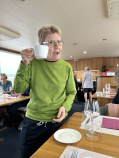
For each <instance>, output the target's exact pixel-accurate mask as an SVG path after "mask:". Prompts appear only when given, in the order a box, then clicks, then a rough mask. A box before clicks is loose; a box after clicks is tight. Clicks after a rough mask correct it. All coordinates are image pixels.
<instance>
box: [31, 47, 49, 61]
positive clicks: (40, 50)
mask: <svg viewBox="0 0 119 158" xmlns="http://www.w3.org/2000/svg"><path fill="white" fill-rule="evenodd" d="M32 48H33V52H32V53H33V54H34V56H35V58H36V59H46V58H47V56H48V50H49V47H48V46H45V45H35V46H33V47H32Z"/></svg>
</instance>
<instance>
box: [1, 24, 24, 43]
mask: <svg viewBox="0 0 119 158" xmlns="http://www.w3.org/2000/svg"><path fill="white" fill-rule="evenodd" d="M20 36H21V35H20V34H18V33H15V32H12V31H10V30H7V29H5V28H3V27H0V41H8V40H12V39H15V38H20Z"/></svg>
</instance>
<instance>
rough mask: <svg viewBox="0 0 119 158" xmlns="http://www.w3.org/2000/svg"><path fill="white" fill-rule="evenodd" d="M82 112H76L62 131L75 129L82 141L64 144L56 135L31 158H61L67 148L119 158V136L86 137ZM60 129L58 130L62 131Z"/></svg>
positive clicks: (63, 126) (100, 134) (103, 134)
mask: <svg viewBox="0 0 119 158" xmlns="http://www.w3.org/2000/svg"><path fill="white" fill-rule="evenodd" d="M81 118H82V113H81V112H75V113H74V114H73V115H72V116H71V117H70V118H69V119H68V120H67V121H66V122H65V123H64V124H63V125H62V126H61V127H60V129H74V130H76V131H78V132H80V134H81V139H80V140H79V141H77V142H73V143H63V142H60V141H57V140H56V139H55V138H54V134H53V135H52V136H51V137H50V138H49V139H48V140H47V141H46V142H45V143H44V144H43V145H42V146H41V147H40V148H39V149H38V150H37V151H36V152H35V153H34V154H33V155H32V156H31V158H38V157H40V158H46V157H47V158H59V157H60V156H61V155H62V153H63V152H64V150H65V149H66V148H67V146H69V145H70V146H73V147H77V148H81V149H85V150H88V151H91V152H96V153H99V154H104V155H107V156H112V157H116V158H119V136H116V135H111V134H107V133H106V129H105V133H101V132H99V136H98V137H96V138H92V137H88V136H86V134H85V132H86V130H84V129H81V128H80V126H81ZM60 129H58V130H60Z"/></svg>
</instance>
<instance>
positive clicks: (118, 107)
mask: <svg viewBox="0 0 119 158" xmlns="http://www.w3.org/2000/svg"><path fill="white" fill-rule="evenodd" d="M107 111H108V116H111V117H119V104H112V103H109V104H108V106H107Z"/></svg>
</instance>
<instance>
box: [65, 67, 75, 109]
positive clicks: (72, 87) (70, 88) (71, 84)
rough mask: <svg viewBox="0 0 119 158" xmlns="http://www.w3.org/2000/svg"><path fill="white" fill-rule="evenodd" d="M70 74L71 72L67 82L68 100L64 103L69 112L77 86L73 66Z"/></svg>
mask: <svg viewBox="0 0 119 158" xmlns="http://www.w3.org/2000/svg"><path fill="white" fill-rule="evenodd" d="M68 74H69V77H68V80H67V83H66V100H65V102H64V103H63V106H64V107H65V109H66V112H68V111H69V110H70V109H71V106H72V103H73V101H74V97H75V95H76V87H75V81H74V75H73V71H72V67H70V69H69V72H68Z"/></svg>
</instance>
